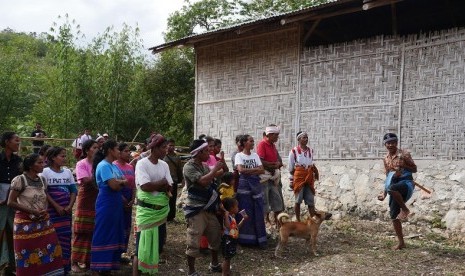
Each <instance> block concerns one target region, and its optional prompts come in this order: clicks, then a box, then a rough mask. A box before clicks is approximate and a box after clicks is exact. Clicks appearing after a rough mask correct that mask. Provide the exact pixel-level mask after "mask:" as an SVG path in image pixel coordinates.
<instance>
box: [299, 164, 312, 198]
mask: <svg viewBox="0 0 465 276" xmlns="http://www.w3.org/2000/svg"><path fill="white" fill-rule="evenodd" d="M305 185H309V186H310V190H311V191H312V192H313V194H315V178H314V177H313V166H310V167H308V168H307V169H306V168H304V167H296V168H295V171H294V194H296V195H297V194H299V192H300V191H301V190H302V189H303V188H304V186H305Z"/></svg>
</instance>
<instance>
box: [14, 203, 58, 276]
mask: <svg viewBox="0 0 465 276" xmlns="http://www.w3.org/2000/svg"><path fill="white" fill-rule="evenodd" d="M13 231H14V234H13V239H14V253H15V257H16V275H18V276H22V275H23V276H30V275H64V270H63V261H62V258H61V253H62V252H61V246H60V244H59V242H58V237H57V234H56V232H55V229H54V227H53V224H52V223H51V222H50V220H49V216H48V215H47V216H46V218H44V219H42V220H36V221H35V220H31V219H30V218H29V216H28V214H25V213H22V212H17V213H16V215H15V219H14V230H13Z"/></svg>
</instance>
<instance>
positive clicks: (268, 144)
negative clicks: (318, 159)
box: [257, 124, 284, 227]
mask: <svg viewBox="0 0 465 276" xmlns="http://www.w3.org/2000/svg"><path fill="white" fill-rule="evenodd" d="M279 131H280V130H279V128H278V127H277V126H276V125H273V124H271V125H269V126H268V127H266V129H265V136H264V137H263V140H261V141H260V142H259V143H258V145H257V154H258V156H259V157H260V160H261V161H262V164H263V167H264V168H265V170H267V171H269V172H270V173H271V175H274V174H275V170H279V169H280V168H281V167H282V166H283V163H282V162H281V158H280V156H279V154H278V150H277V149H276V146H275V143H276V142H277V141H278V138H279ZM279 183H280V184H279V185H275V182H274V180H271V179H270V180H268V181H267V182H265V185H264V187H263V188H264V192H265V210H266V215H265V220H266V222H267V223H268V224H270V225H271V221H270V218H269V214H270V211H273V213H274V221H275V223H276V227H278V226H279V225H278V215H279V213H281V212H282V211H283V210H284V200H283V193H282V191H281V182H279Z"/></svg>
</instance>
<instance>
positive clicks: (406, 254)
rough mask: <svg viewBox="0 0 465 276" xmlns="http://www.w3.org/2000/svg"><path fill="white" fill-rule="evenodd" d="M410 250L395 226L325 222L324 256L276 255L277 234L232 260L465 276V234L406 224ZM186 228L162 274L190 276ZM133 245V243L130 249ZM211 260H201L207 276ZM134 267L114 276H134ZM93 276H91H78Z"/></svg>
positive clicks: (283, 270)
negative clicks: (265, 244)
mask: <svg viewBox="0 0 465 276" xmlns="http://www.w3.org/2000/svg"><path fill="white" fill-rule="evenodd" d="M403 226H404V235H405V237H406V238H405V241H406V245H407V248H405V249H403V250H400V251H399V250H398V251H393V250H392V249H391V248H392V247H393V246H394V245H396V238H395V234H394V231H393V229H392V226H391V224H390V222H384V221H368V220H359V219H358V218H355V217H345V218H344V219H342V220H328V221H325V222H324V223H323V224H322V226H321V228H320V234H319V237H318V253H319V256H318V257H314V256H313V255H311V254H309V253H307V252H306V245H305V243H304V240H300V239H294V238H291V239H290V241H289V244H288V247H287V250H285V251H283V252H282V256H283V258H276V257H275V256H274V249H275V247H276V245H277V242H278V240H277V233H276V231H273V232H271V237H270V238H269V239H268V249H266V250H260V249H258V248H253V247H240V246H239V247H238V250H237V252H238V254H237V255H236V256H235V257H234V258H233V259H232V262H231V264H232V272H233V275H235V276H237V275H388V274H392V275H465V235H463V234H462V235H453V234H448V233H447V232H446V231H445V230H444V229H439V228H433V225H413V224H410V223H408V222H406V223H403ZM185 233H186V225H185V223H184V217H183V215H182V213H180V212H179V213H178V214H177V217H176V222H169V223H168V238H167V242H166V245H165V252H164V253H163V255H162V257H161V258H162V259H163V260H164V262H163V263H161V264H160V266H159V275H187V264H186V259H185V255H184V251H185V239H186V235H185ZM132 249H133V244H130V250H132ZM209 262H210V257H209V256H208V255H207V256H205V257H202V258H199V259H197V262H196V269H197V271H198V272H199V273H201V275H220V274H219V273H211V272H209V271H208V265H209ZM131 272H132V266H131V264H125V265H122V267H121V271H118V272H114V273H113V275H131ZM72 274H74V275H86V274H87V275H89V274H90V273H89V272H88V273H72Z"/></svg>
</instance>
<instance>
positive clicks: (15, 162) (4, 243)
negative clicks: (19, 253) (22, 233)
mask: <svg viewBox="0 0 465 276" xmlns="http://www.w3.org/2000/svg"><path fill="white" fill-rule="evenodd" d="M19 143H20V140H19V136H18V135H17V134H16V133H14V132H11V131H8V132H5V133H3V134H2V137H1V141H0V145H1V146H2V148H3V151H2V152H1V153H0V272H2V270H4V272H5V274H6V275H12V274H13V272H14V271H15V256H14V252H13V219H14V216H15V213H14V210H13V209H12V208H10V207H8V206H7V204H6V203H7V200H8V193H9V190H10V185H11V180H12V179H13V178H14V177H15V176H17V175H19V174H21V163H22V160H21V158H20V157H19V156H18V155H16V154H15V152H17V151H18V150H19Z"/></svg>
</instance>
